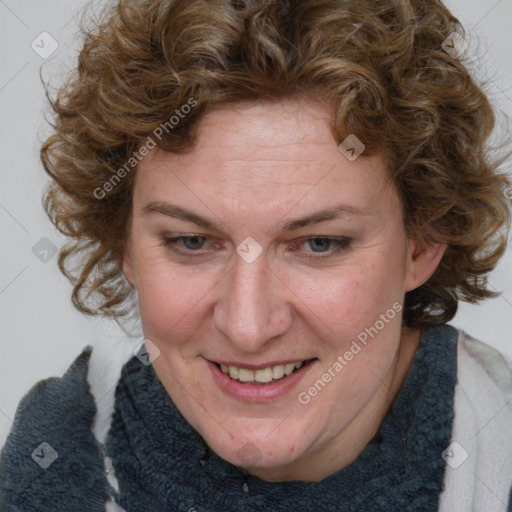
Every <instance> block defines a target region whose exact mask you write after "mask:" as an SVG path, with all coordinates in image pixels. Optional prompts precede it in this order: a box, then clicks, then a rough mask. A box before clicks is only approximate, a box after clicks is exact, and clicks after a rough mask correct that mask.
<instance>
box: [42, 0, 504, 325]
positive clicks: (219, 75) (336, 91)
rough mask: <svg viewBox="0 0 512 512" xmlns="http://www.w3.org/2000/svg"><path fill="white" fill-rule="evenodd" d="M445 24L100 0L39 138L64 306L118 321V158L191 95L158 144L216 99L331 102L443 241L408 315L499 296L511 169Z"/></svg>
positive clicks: (122, 207) (440, 9) (185, 2)
mask: <svg viewBox="0 0 512 512" xmlns="http://www.w3.org/2000/svg"><path fill="white" fill-rule="evenodd" d="M453 32H458V33H459V34H461V35H464V32H463V28H462V27H461V26H460V23H459V21H458V20H457V19H456V18H455V17H454V16H453V15H452V14H451V13H450V12H449V10H448V9H447V8H446V7H445V6H444V5H443V4H442V3H441V2H440V1H438V0H359V1H354V0H143V1H141V0H137V1H135V0H120V1H118V2H117V3H116V4H115V5H113V6H109V7H108V8H107V9H105V11H104V12H103V17H102V18H101V20H100V21H98V22H96V24H95V27H94V28H93V29H92V30H91V31H89V32H86V33H85V41H84V45H83V49H82V50H81V53H80V55H79V61H78V66H77V68H76V69H75V71H74V72H73V74H72V75H71V77H70V78H69V79H68V80H67V82H66V83H65V84H64V86H63V87H61V88H60V90H59V92H58V95H57V97H56V99H55V100H54V101H52V107H53V110H54V113H55V121H54V124H53V127H54V129H55V131H54V133H53V135H51V136H50V137H49V138H48V139H47V140H46V142H45V143H44V145H43V146H42V150H41V157H42V162H43V165H44V168H45V170H46V172H47V173H48V174H49V175H50V176H51V178H52V181H51V182H50V183H49V185H48V188H47V190H46V191H45V195H44V200H43V203H44V207H45V210H46V212H47V214H48V216H49V217H50V219H51V221H52V222H53V224H54V225H55V226H56V227H57V228H58V229H59V231H60V232H62V233H63V234H65V235H66V236H67V237H69V241H68V243H67V244H66V245H65V246H64V247H63V248H62V249H61V251H60V254H59V260H58V262H59V268H60V270H61V271H62V272H63V273H64V274H65V275H66V276H67V277H68V278H69V279H70V280H71V282H72V284H73V294H72V300H73V303H74V305H75V306H76V307H77V308H78V309H79V310H80V311H81V312H83V313H86V314H102V315H106V316H113V317H114V318H115V319H117V320H119V319H120V318H122V317H123V316H125V315H128V314H129V313H132V312H133V308H134V303H135V302H134V300H133V299H134V295H135V293H134V289H133V288H132V286H131V285H130V284H129V283H128V281H127V280H126V278H125V276H124V274H123V271H122V256H123V250H124V244H125V241H126V237H127V229H128V221H129V218H130V213H131V196H132V188H133V183H134V175H135V172H136V167H134V172H129V171H130V168H128V167H127V166H126V163H127V162H128V161H132V163H131V164H130V165H134V164H133V158H134V156H136V155H137V150H138V149H139V148H140V147H141V145H143V144H145V143H147V142H148V140H149V138H148V137H149V136H150V135H151V134H152V133H154V132H155V130H158V127H159V126H161V123H163V122H165V121H167V120H169V119H170V118H171V117H172V116H173V115H174V114H175V113H177V109H179V108H180V107H181V106H182V105H184V104H186V103H187V102H190V99H191V98H194V99H195V100H194V101H196V103H195V105H194V108H193V109H191V111H190V113H189V114H188V115H187V116H185V117H184V118H183V119H180V122H179V124H177V125H176V126H175V127H173V129H166V130H165V132H164V133H163V136H161V137H159V138H158V142H157V145H158V146H159V147H160V148H161V149H163V150H165V151H170V152H175V153H185V152H187V151H189V150H191V149H193V147H194V144H195V143H196V133H197V129H198V125H199V123H200V121H201V119H202V117H203V116H204V114H205V113H207V112H209V111H211V110H212V109H215V108H218V106H219V105H221V104H235V103H239V102H245V101H253V100H268V101H274V100H279V99H282V98H285V97H286V98H288V97H304V96H308V97H315V98H319V99H322V100H323V101H326V102H328V103H329V105H330V106H331V111H332V112H333V116H332V128H333V133H334V134H335V136H336V137H337V140H338V141H339V142H341V141H342V140H344V138H345V137H346V136H347V135H349V134H356V135H357V137H358V138H359V139H361V140H362V141H363V142H364V144H365V145H366V150H365V155H368V156H369V155H372V154H375V153H378V154H382V155H385V157H386V161H387V162H388V167H389V173H390V177H391V179H392V181H393V182H394V183H395V184H396V186H397V190H398V191H399V195H400V197H401V201H402V205H403V210H404V225H405V228H406V230H407V233H408V235H409V236H413V235H417V234H421V235H422V236H424V237H425V238H426V239H427V240H431V241H436V242H440V243H444V244H447V250H446V252H445V254H444V257H443V259H442V261H441V263H440V265H439V266H438V268H437V270H436V272H435V273H434V274H433V275H432V277H431V278H430V279H429V280H428V281H427V282H426V283H425V284H423V285H422V286H421V287H419V288H417V289H416V290H413V291H411V292H408V293H407V294H406V297H405V305H404V306H405V307H404V325H406V326H408V327H415V326H426V325H428V324H432V323H439V322H446V321H448V320H450V319H452V318H453V316H454V315H455V313H456V310H457V302H458V300H459V299H461V300H465V301H468V302H473V303H474V302H478V301H479V300H481V299H483V298H486V297H493V296H495V295H497V294H496V293H495V292H493V291H491V290H489V289H488V287H487V286H488V283H487V276H486V275H487V274H488V273H489V272H490V271H491V270H493V268H494V267H495V266H496V264H497V262H498V260H499V259H500V257H501V256H502V255H503V253H504V252H505V250H506V244H507V237H508V232H509V228H510V219H511V212H510V203H509V201H508V200H507V198H506V197H505V194H504V193H503V189H504V188H505V187H507V186H510V181H509V179H508V178H507V177H506V175H505V174H502V173H500V172H499V165H500V163H502V161H498V160H497V159H496V158H493V157H492V156H491V153H490V151H489V147H488V139H489V136H490V134H491V132H492V131H493V127H494V124H495V118H494V112H493V110H492V108H491V105H490V103H489V101H488V98H487V97H486V95H485V93H484V92H483V91H482V89H481V88H480V87H479V86H478V85H476V84H475V82H474V80H473V79H472V77H471V76H470V73H469V72H468V70H467V68H466V66H465V65H464V62H463V61H461V59H460V58H455V57H453V56H450V54H449V53H447V52H446V51H445V50H444V49H443V41H445V40H446V38H447V37H448V36H449V35H450V34H451V33H453ZM160 131H162V130H160ZM121 169H124V170H125V172H123V173H122V174H121V172H120V171H121ZM116 173H117V181H116V182H115V183H112V179H113V177H114V175H116ZM120 176H122V179H119V177H120ZM109 180H110V183H111V184H112V186H108V187H106V186H105V184H106V183H107V182H109ZM99 190H101V194H99V192H98V191H99ZM98 196H100V197H98ZM73 258H77V259H78V265H77V266H76V268H74V269H72V268H70V267H71V263H70V261H71V260H72V259H73Z"/></svg>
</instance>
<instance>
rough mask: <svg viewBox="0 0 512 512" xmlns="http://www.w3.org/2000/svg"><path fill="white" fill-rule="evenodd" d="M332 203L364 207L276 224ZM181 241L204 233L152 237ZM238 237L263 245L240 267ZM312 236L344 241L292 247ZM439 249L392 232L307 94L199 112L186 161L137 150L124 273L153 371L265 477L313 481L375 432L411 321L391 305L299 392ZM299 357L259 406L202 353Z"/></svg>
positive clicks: (400, 372)
mask: <svg viewBox="0 0 512 512" xmlns="http://www.w3.org/2000/svg"><path fill="white" fill-rule="evenodd" d="M152 201H159V202H166V203H172V204H174V205H177V206H180V207H182V208H186V209H188V210H191V211H193V212H195V213H197V214H199V215H201V216H203V217H206V218H208V219H209V220H210V221H211V222H214V223H215V224H217V228H208V229H206V228H204V227H200V226H198V225H196V224H194V223H193V222H190V221H186V220H181V219H176V218H173V217H170V216H168V215H164V214H162V213H159V212H151V213H147V212H146V213H144V211H143V208H144V206H145V205H147V204H148V203H149V202H152ZM340 204H351V205H355V206H357V207H358V208H366V209H367V210H369V214H368V215H354V214H345V215H343V216H341V217H339V218H338V219H336V220H330V221H324V222H321V223H317V224H313V225H308V226H304V227H302V228H298V229H295V230H294V231H291V232H281V231H278V230H277V228H278V227H279V225H280V224H282V223H283V222H284V221H287V220H290V219H296V218H300V217H304V216H307V215H310V214H312V213H315V212H318V211H320V210H324V209H326V208H330V207H334V206H338V205H340ZM193 234H195V235H198V236H202V237H205V239H204V240H203V239H199V241H198V239H195V240H192V241H191V239H189V240H188V241H187V243H186V244H185V245H184V243H183V241H182V242H178V243H176V244H174V246H171V247H175V248H176V249H179V250H181V252H182V253H183V254H176V253H174V252H173V251H172V250H171V248H170V247H169V246H168V247H166V246H165V245H164V244H163V239H164V238H165V237H166V236H167V237H174V236H183V235H189V236H190V235H193ZM249 236H250V237H253V238H254V239H255V240H256V241H257V242H258V243H259V245H260V246H261V247H262V249H263V252H262V253H261V254H260V255H259V257H258V258H257V259H256V260H255V261H254V262H252V263H247V262H246V261H244V259H243V258H241V257H240V256H239V255H238V254H237V252H236V247H237V246H238V245H239V244H241V242H242V241H244V240H245V239H246V238H247V237H249ZM320 236H322V237H350V238H352V239H353V241H352V242H351V244H350V245H349V246H348V247H345V248H340V249H339V250H338V252H336V246H335V245H334V244H330V243H329V242H328V243H327V244H325V245H322V244H321V243H320V244H318V243H312V242H311V241H310V242H308V241H307V240H306V238H311V237H320ZM444 249H445V247H444V246H441V245H435V244H429V243H426V242H424V241H423V240H421V239H419V240H409V239H408V238H407V236H406V233H405V229H404V224H403V219H402V210H401V205H400V201H399V198H398V195H397V193H396V191H395V189H394V187H393V186H392V185H390V184H389V182H387V180H386V169H385V167H384V161H383V159H382V158H381V157H379V156H374V157H371V158H365V157H364V154H363V155H362V156H360V157H359V158H357V159H356V160H355V161H353V162H351V161H349V160H348V159H347V158H345V156H344V155H343V154H342V153H341V152H340V151H339V149H338V144H337V142H336V140H335V139H334V137H333V135H332V131H331V128H330V126H329V112H328V110H326V109H325V108H324V107H323V106H322V104H321V103H319V102H318V103H317V102H306V101H297V100H286V101H280V102H278V103H273V104H269V103H254V104H251V105H244V106H240V105H239V106H231V107H229V108H227V107H226V108H223V109H219V110H217V111H214V112H212V113H210V114H208V115H207V116H206V117H205V118H204V119H203V121H202V124H201V126H200V131H199V136H198V144H197V146H196V148H195V149H194V151H193V152H191V153H189V154H184V155H175V154H170V153H165V152H163V151H161V150H158V149H155V150H153V151H151V153H150V154H149V155H148V156H147V157H146V158H145V160H144V161H143V162H142V163H141V164H140V166H139V168H138V170H137V177H136V183H135V186H134V193H133V211H132V217H131V219H130V229H129V238H128V240H127V243H126V251H125V258H124V267H123V270H124V272H125V275H126V276H127V278H128V279H129V281H130V282H131V283H132V285H133V286H134V287H135V288H136V289H137V293H138V297H139V304H140V313H141V319H142V326H143V331H144V335H145V337H146V338H148V339H150V340H151V341H152V342H153V343H154V344H155V345H157V346H158V348H159V350H160V351H161V353H160V355H159V357H158V358H157V359H156V360H155V361H154V363H153V365H154V368H155V371H156V373H157V375H158V377H159V379H160V380H161V381H162V383H163V385H164V386H165V388H166V390H167V391H168V393H169V395H170V396H171V398H172V399H173V401H174V402H175V404H176V405H177V407H178V408H179V410H180V411H181V413H182V414H183V415H184V417H185V418H186V419H187V420H188V421H189V422H190V424H191V425H192V426H193V427H194V428H195V429H196V430H197V431H198V432H199V433H200V434H201V435H202V436H203V438H204V439H205V440H206V442H207V443H208V444H209V445H210V446H211V448H212V449H213V450H214V451H215V452H216V453H217V454H218V455H220V456H221V457H222V458H224V459H226V460H227V461H229V462H231V463H233V464H236V465H239V466H242V467H245V469H247V470H248V471H250V472H251V473H253V474H255V475H257V476H259V477H261V478H263V479H265V480H269V481H284V480H310V481H319V480H322V479H323V478H325V477H326V476H328V475H330V474H332V473H334V472H335V471H337V470H339V469H341V468H343V467H345V466H346V465H348V464H350V463H351V462H352V461H354V460H355V459H356V458H357V456H358V455H359V454H360V453H361V452H362V451H363V449H364V447H365V446H366V445H367V443H368V442H369V441H370V440H371V439H372V438H373V437H374V436H375V434H376V432H377V430H378V428H379V426H380V424H381V422H382V420H383V419H384V417H385V415H386V412H387V411H388V409H389V406H390V405H391V403H392V401H393V399H394V397H395V396H396V393H397V392H398V390H399V388H400V386H401V384H402V382H403V379H404V377H405V375H406V374H407V371H408V369H409V368H410V365H411V362H412V360H413V357H414V354H415V352H416V350H417V347H418V343H419V339H420V335H421V332H420V330H419V329H416V330H407V329H402V327H401V313H399V314H396V316H395V317H394V319H392V320H389V321H388V322H387V323H386V324H385V327H384V328H382V329H381V330H379V332H378V334H377V335H376V336H374V337H373V338H372V339H371V341H370V342H369V343H368V344H367V346H365V347H364V348H363V349H362V350H361V351H360V352H359V353H358V354H357V355H355V356H354V358H353V359H352V360H351V361H349V362H348V364H347V365H346V366H345V367H344V368H343V370H342V371H340V372H339V373H337V374H336V377H334V378H332V380H331V382H329V383H328V384H327V385H326V386H325V387H324V388H323V389H322V390H321V391H320V392H319V393H318V394H317V395H316V396H315V397H314V398H312V399H311V401H310V402H309V403H308V404H302V403H300V402H299V401H298V398H297V396H298V394H299V392H302V391H307V389H308V388H309V387H310V386H312V384H313V383H314V382H315V381H316V380H317V379H319V378H321V376H322V374H323V373H325V372H326V371H327V370H328V368H330V367H332V366H333V364H334V363H335V362H336V361H337V358H338V356H340V355H343V354H344V353H345V352H346V351H347V350H349V348H350V345H351V343H352V341H353V340H354V339H356V337H357V336H358V335H359V334H360V333H361V332H363V331H364V330H365V328H369V327H370V326H374V325H375V323H376V321H377V320H378V319H379V317H380V315H381V314H385V313H386V311H388V310H390V309H392V306H393V304H395V303H398V304H403V300H404V295H405V292H406V291H409V290H412V289H414V288H416V287H418V286H420V285H421V284H423V283H424V282H425V281H426V280H427V279H428V278H429V277H430V276H431V275H432V273H433V272H434V270H435V269H436V267H437V265H438V264H439V261H440V259H441V258H442V255H443V253H444ZM187 251H188V252H187ZM194 251H196V253H200V255H199V256H197V255H196V256H194V255H191V253H193V252H194ZM310 358H318V360H317V361H316V362H315V366H314V367H312V368H311V369H310V370H309V372H308V373H307V375H306V376H305V377H303V378H302V379H301V381H300V382H299V383H298V385H297V386H296V387H295V388H294V389H293V390H292V391H291V392H289V393H287V394H286V396H284V397H282V398H279V399H277V400H275V401H272V402H267V403H261V402H260V403H258V402H251V403H247V402H242V401H240V400H238V399H235V398H232V397H229V396H227V395H226V394H225V393H224V392H222V391H221V390H220V389H219V387H218V386H217V384H216V383H215V381H214V380H213V378H212V375H211V372H210V369H209V367H208V364H207V362H206V360H210V361H226V360H227V361H240V362H244V363H247V364H256V365H260V364H262V363H265V362H270V361H276V360H277V361H279V360H281V361H282V360H297V361H299V360H306V359H310ZM247 452H250V453H251V456H252V462H249V463H248V460H247V458H244V457H243V456H242V454H245V455H247Z"/></svg>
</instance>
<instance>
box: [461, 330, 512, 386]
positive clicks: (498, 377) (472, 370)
mask: <svg viewBox="0 0 512 512" xmlns="http://www.w3.org/2000/svg"><path fill="white" fill-rule="evenodd" d="M457 331H458V340H457V362H458V373H459V376H460V378H462V379H464V380H463V383H464V384H465V385H471V384H472V383H473V384H474V383H476V382H475V380H476V379H475V378H476V377H478V378H479V380H483V381H488V384H489V386H491V387H492V388H495V389H496V390H499V393H500V394H501V393H502V394H504V395H509V396H512V362H511V360H510V359H509V358H508V357H506V356H505V355H504V354H502V353H501V352H499V351H498V350H496V349H495V348H493V347H491V346H490V345H488V344H486V343H484V342H482V341H480V340H478V339H476V338H474V337H472V336H470V335H469V334H468V333H466V332H465V331H463V330H462V329H457ZM470 376H472V378H469V379H468V377H470ZM474 391H477V389H475V390H474Z"/></svg>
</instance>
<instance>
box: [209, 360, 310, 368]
mask: <svg viewBox="0 0 512 512" xmlns="http://www.w3.org/2000/svg"><path fill="white" fill-rule="evenodd" d="M311 359H315V358H311V357H310V358H304V359H300V358H298V359H285V360H281V361H268V362H266V363H261V364H251V363H243V362H240V361H225V360H224V361H214V360H211V359H210V361H211V362H212V363H216V364H223V365H226V366H236V367H238V368H247V369H249V370H262V369H264V368H268V367H270V366H278V365H283V366H284V365H287V364H290V363H297V362H298V361H303V362H307V361H310V360H311Z"/></svg>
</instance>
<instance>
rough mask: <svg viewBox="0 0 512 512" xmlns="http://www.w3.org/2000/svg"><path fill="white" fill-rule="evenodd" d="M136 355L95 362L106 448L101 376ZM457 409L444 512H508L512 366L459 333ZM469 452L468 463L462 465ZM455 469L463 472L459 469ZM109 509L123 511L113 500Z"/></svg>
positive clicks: (106, 408) (110, 396)
mask: <svg viewBox="0 0 512 512" xmlns="http://www.w3.org/2000/svg"><path fill="white" fill-rule="evenodd" d="M94 352H98V351H97V350H94V351H93V356H94V355H95V354H94ZM131 355H133V354H132V349H130V351H129V352H126V351H123V353H122V355H121V357H119V356H118V357H117V360H116V361H115V363H114V368H112V360H111V359H109V358H105V357H104V354H96V357H92V358H91V361H90V368H89V374H88V378H89V383H90V385H91V392H92V394H93V396H94V398H95V401H96V407H97V409H98V412H97V415H96V418H95V423H94V426H93V429H92V430H93V433H94V435H95V436H96V438H97V439H98V441H99V442H100V443H101V444H103V443H104V441H105V436H106V433H107V430H108V426H109V424H110V420H111V417H112V412H113V404H114V388H115V386H112V387H111V388H110V391H109V392H107V393H106V394H105V387H104V384H105V381H104V378H102V377H101V376H103V377H104V376H105V375H106V374H107V373H108V374H109V380H110V382H117V380H118V379H119V374H120V370H121V367H122V365H123V364H124V363H125V362H126V361H127V360H128V359H129V357H130V356H131ZM98 356H100V357H98ZM105 365H108V369H107V367H106V366H105ZM112 370H113V371H112ZM114 377H115V378H114ZM98 382H101V383H102V384H103V385H102V386H99V385H98ZM454 409H455V418H454V423H453V431H452V439H451V440H452V442H453V443H457V444H456V445H453V446H452V445H450V446H451V452H450V453H448V454H445V456H446V458H445V460H447V461H448V463H447V464H446V470H445V476H444V491H443V492H442V493H441V496H440V504H439V512H507V505H508V498H509V492H510V487H511V485H512V363H511V362H510V361H507V360H506V359H505V357H504V356H503V355H502V354H501V353H500V352H498V351H497V350H495V349H494V348H492V347H490V346H489V345H486V344H485V343H482V342H481V341H478V340H476V339H474V338H472V337H471V336H469V335H468V334H467V333H465V332H464V331H462V330H460V329H459V330H458V340H457V384H456V386H455V396H454ZM447 448H449V447H447ZM466 452H467V458H466V459H465V460H464V461H463V462H462V463H461V461H462V460H463V459H464V457H466ZM447 455H448V456H447ZM449 455H452V457H449ZM439 456H440V457H441V456H442V454H439ZM450 464H452V465H453V466H454V467H455V466H458V467H457V468H456V469H454V468H452V467H451V466H450ZM459 464H460V465H459ZM105 468H107V469H108V473H106V477H107V480H108V481H109V483H110V485H111V486H112V487H113V489H115V490H117V489H118V484H117V480H116V478H115V475H114V470H113V468H112V465H111V464H110V461H109V460H108V458H105ZM105 510H106V511H107V512H124V511H123V509H122V508H121V507H120V506H119V505H117V504H116V503H114V501H113V500H110V501H109V502H108V503H107V504H106V508H105Z"/></svg>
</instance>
